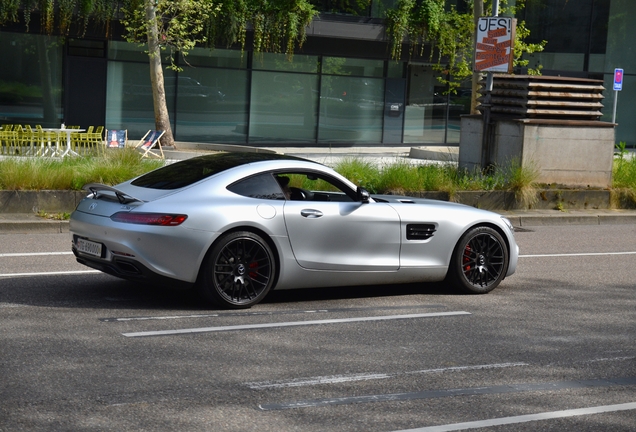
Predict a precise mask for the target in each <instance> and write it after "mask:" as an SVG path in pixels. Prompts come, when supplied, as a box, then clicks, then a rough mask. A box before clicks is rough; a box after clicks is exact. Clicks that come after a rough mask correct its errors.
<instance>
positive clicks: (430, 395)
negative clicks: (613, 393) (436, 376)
mask: <svg viewBox="0 0 636 432" xmlns="http://www.w3.org/2000/svg"><path fill="white" fill-rule="evenodd" d="M629 385H636V377H623V378H614V379H592V380H578V381H559V382H546V383H529V384H513V385H501V386H492V387H470V388H459V389H447V390H423V391H415V392H407V393H392V394H375V395H366V396H344V397H333V398H324V399H313V400H301V401H292V402H283V403H268V404H261V405H259V406H258V407H259V409H261V410H263V411H277V410H285V409H295V408H317V407H325V406H334V405H350V404H358V403H370V402H398V401H411V400H418V399H437V398H443V397H450V396H453V397H457V396H477V395H493V394H506V393H522V392H537V391H555V390H570V389H585V388H592V387H594V388H600V387H614V386H629Z"/></svg>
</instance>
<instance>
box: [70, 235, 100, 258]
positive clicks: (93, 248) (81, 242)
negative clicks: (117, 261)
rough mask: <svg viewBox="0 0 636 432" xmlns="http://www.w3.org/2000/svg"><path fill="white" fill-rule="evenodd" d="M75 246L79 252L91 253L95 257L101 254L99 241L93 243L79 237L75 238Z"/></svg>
mask: <svg viewBox="0 0 636 432" xmlns="http://www.w3.org/2000/svg"><path fill="white" fill-rule="evenodd" d="M75 246H76V247H77V250H78V251H79V252H82V253H85V254H88V255H93V256H96V257H101V256H102V244H101V243H95V242H92V241H90V240H85V239H81V238H80V239H77V243H76V244H75Z"/></svg>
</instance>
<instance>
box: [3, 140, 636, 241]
mask: <svg viewBox="0 0 636 432" xmlns="http://www.w3.org/2000/svg"><path fill="white" fill-rule="evenodd" d="M178 148H179V150H165V153H166V158H167V159H169V160H173V161H176V160H181V159H186V158H191V157H195V156H199V155H202V154H209V153H211V152H216V151H237V150H242V151H255V152H272V153H274V152H276V153H284V154H288V155H293V156H298V157H303V158H306V159H310V160H314V161H316V162H319V163H323V164H325V165H329V166H332V165H334V164H336V163H338V162H339V161H340V160H342V159H346V158H364V159H365V160H369V161H370V162H373V163H376V164H378V165H382V164H387V163H395V162H396V160H401V161H404V162H408V163H420V164H421V163H449V162H453V161H456V160H457V156H458V153H459V149H458V147H457V146H441V145H431V146H421V147H333V148H313V147H312V148H305V147H276V148H250V147H243V146H233V145H214V144H197V143H178ZM495 212H497V213H500V214H502V215H504V216H506V217H508V218H509V219H510V221H511V222H512V224H513V225H514V226H515V227H533V226H535V227H536V226H547V225H616V224H636V210H610V209H590V210H582V209H581V210H578V209H577V210H567V211H559V210H514V211H505V210H501V211H496V210H495ZM68 224H69V223H68V221H60V220H50V219H44V218H42V217H39V216H37V215H36V214H33V213H27V210H25V212H22V213H1V212H0V235H1V234H18V233H42V234H44V233H64V232H68Z"/></svg>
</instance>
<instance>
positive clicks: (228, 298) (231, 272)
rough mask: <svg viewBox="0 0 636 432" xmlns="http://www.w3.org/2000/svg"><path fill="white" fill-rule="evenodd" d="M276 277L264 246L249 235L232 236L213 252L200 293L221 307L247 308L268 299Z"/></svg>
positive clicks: (259, 239) (260, 239) (259, 238)
mask: <svg viewBox="0 0 636 432" xmlns="http://www.w3.org/2000/svg"><path fill="white" fill-rule="evenodd" d="M275 275H276V262H275V260H274V255H273V253H272V250H271V248H270V247H269V245H268V244H267V242H266V241H265V240H263V239H262V238H261V237H260V236H258V235H256V234H254V233H252V232H248V231H241V232H234V233H230V234H228V235H226V236H224V237H222V238H221V239H220V240H219V241H218V242H217V243H216V244H215V245H214V247H213V248H212V250H211V252H210V254H209V256H208V258H207V261H206V266H205V269H204V274H203V278H202V283H201V286H200V289H201V292H202V293H203V295H204V296H205V297H206V298H207V299H209V300H211V301H213V302H214V303H216V304H218V305H219V306H221V307H224V308H229V309H242V308H249V307H251V306H253V305H255V304H257V303H258V302H260V301H261V300H262V299H263V297H265V296H266V295H267V293H268V292H269V290H270V289H271V288H272V286H273V284H274V279H275Z"/></svg>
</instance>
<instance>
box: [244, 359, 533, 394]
mask: <svg viewBox="0 0 636 432" xmlns="http://www.w3.org/2000/svg"><path fill="white" fill-rule="evenodd" d="M514 366H528V363H498V364H487V365H475V366H456V367H448V368H438V369H423V370H419V371H409V372H398V373H360V374H351V375H333V376H319V377H312V378H296V379H291V380H284V381H263V382H248V383H245V385H246V386H248V387H249V388H251V389H253V390H262V389H268V388H284V387H302V386H310V385H319V384H338V383H344V382H353V381H368V380H376V379H386V378H394V377H398V376H401V375H414V374H428V373H443V372H455V371H465V370H482V369H496V368H506V367H514Z"/></svg>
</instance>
